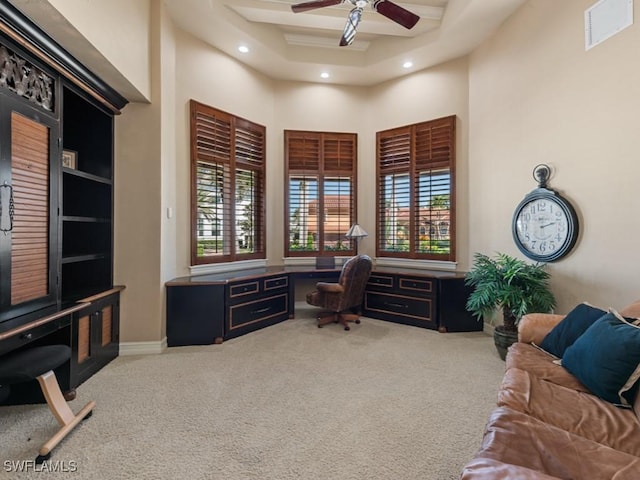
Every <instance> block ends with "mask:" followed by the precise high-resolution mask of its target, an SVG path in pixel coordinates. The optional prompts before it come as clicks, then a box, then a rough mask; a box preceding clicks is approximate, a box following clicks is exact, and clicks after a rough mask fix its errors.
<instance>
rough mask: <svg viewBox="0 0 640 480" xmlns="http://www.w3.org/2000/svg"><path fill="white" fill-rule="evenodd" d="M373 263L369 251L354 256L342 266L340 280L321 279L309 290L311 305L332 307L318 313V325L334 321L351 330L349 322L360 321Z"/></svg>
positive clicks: (308, 301)
mask: <svg viewBox="0 0 640 480" xmlns="http://www.w3.org/2000/svg"><path fill="white" fill-rule="evenodd" d="M372 265H373V263H372V261H371V258H369V256H367V255H357V256H355V257H352V258H350V259H349V260H347V261H346V262H345V264H344V265H343V266H342V271H341V272H340V278H339V279H338V283H328V282H318V283H317V284H316V290H314V291H313V292H310V293H308V294H307V303H308V304H309V305H313V306H315V307H321V308H324V309H326V310H329V312H324V313H321V314H320V316H318V328H320V327H322V326H323V325H326V324H327V323H331V322H334V323H340V324H341V325H344V329H345V330H349V325H348V322H355V323H360V306H361V305H362V300H363V298H364V290H365V287H366V285H367V280H369V275H370V274H371V268H372ZM354 310H356V311H357V313H354Z"/></svg>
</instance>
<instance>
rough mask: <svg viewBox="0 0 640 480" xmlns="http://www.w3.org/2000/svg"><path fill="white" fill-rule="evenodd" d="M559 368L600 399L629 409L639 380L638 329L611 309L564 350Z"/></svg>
mask: <svg viewBox="0 0 640 480" xmlns="http://www.w3.org/2000/svg"><path fill="white" fill-rule="evenodd" d="M562 365H563V366H564V367H565V368H566V369H567V370H569V372H571V373H572V374H573V375H575V376H576V377H577V378H578V379H579V380H580V381H581V382H582V383H584V384H585V386H587V388H589V390H591V391H592V392H593V393H595V394H596V395H598V396H599V397H600V398H603V399H604V400H607V401H608V402H611V403H615V404H622V405H626V406H630V405H632V404H633V401H634V400H635V394H636V393H637V390H638V379H640V327H638V326H636V325H632V324H631V323H629V322H627V321H626V320H625V319H624V318H623V317H622V316H620V315H619V314H618V313H617V312H615V311H613V310H612V311H610V312H609V313H608V314H606V315H605V316H603V317H602V318H600V319H599V320H598V321H596V322H595V323H594V324H593V325H592V326H591V327H589V328H588V329H587V330H586V331H585V332H584V334H583V335H582V336H581V337H580V338H578V339H577V340H576V342H575V343H574V344H573V345H572V346H570V347H569V348H567V350H566V352H565V354H564V356H563V357H562Z"/></svg>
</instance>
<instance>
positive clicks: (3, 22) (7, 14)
mask: <svg viewBox="0 0 640 480" xmlns="http://www.w3.org/2000/svg"><path fill="white" fill-rule="evenodd" d="M0 31H1V32H4V33H5V34H6V35H7V36H8V37H9V38H11V39H12V40H13V41H15V42H16V43H17V44H19V45H20V46H21V47H23V48H24V49H25V50H27V51H28V52H29V53H31V54H32V55H34V56H36V57H37V58H38V59H39V60H41V61H42V62H44V63H45V64H46V65H48V66H50V67H52V68H53V69H54V70H56V71H57V72H59V73H60V74H61V75H62V76H63V77H65V78H66V79H68V80H70V81H71V82H72V83H73V84H75V85H76V86H78V87H79V88H81V89H82V90H83V91H84V92H86V93H87V94H89V95H90V96H91V97H93V98H94V99H96V100H97V101H98V102H100V103H101V104H103V105H104V106H105V107H107V108H108V109H109V110H111V111H112V112H113V113H115V114H119V113H120V109H122V108H123V107H124V106H125V105H126V104H127V103H129V101H128V100H127V99H126V98H124V97H123V96H122V95H120V94H119V93H118V92H117V91H115V90H114V89H113V88H111V87H110V86H109V85H107V84H106V83H104V82H103V81H102V80H101V79H100V78H98V77H97V76H96V75H94V74H93V73H92V72H91V71H90V70H89V69H87V67H85V66H84V65H82V64H81V63H80V62H79V61H78V60H77V59H75V58H74V57H73V56H72V55H71V54H70V53H69V52H67V51H66V50H65V49H64V48H62V47H61V46H60V45H59V44H58V43H56V42H55V41H54V40H53V39H52V38H51V37H49V36H48V35H47V34H46V33H44V32H43V31H42V30H40V28H39V27H38V26H37V25H35V24H34V23H32V22H31V20H29V19H28V18H27V17H26V16H25V15H23V14H22V13H21V12H20V11H19V10H18V9H17V8H16V7H14V6H13V5H11V4H9V3H8V2H0Z"/></svg>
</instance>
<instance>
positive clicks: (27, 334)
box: [0, 315, 71, 354]
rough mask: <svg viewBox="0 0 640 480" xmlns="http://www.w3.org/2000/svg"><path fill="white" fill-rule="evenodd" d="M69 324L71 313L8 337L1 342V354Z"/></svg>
mask: <svg viewBox="0 0 640 480" xmlns="http://www.w3.org/2000/svg"><path fill="white" fill-rule="evenodd" d="M69 325H71V315H65V316H63V317H60V318H56V319H55V320H52V321H50V322H47V323H44V324H42V325H39V326H37V327H35V328H32V329H29V330H26V331H24V332H22V333H18V334H17V335H13V336H11V337H8V338H7V339H5V340H3V341H2V342H0V354H3V353H6V352H9V351H11V350H15V349H18V348H20V347H22V346H23V345H26V344H28V343H31V342H33V341H35V340H37V339H39V338H42V337H44V336H47V335H49V334H51V333H53V332H55V331H56V330H59V329H61V328H64V327H67V326H69Z"/></svg>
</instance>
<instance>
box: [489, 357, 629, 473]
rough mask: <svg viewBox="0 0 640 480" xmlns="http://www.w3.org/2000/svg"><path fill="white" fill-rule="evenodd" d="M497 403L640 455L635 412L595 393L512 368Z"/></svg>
mask: <svg viewBox="0 0 640 480" xmlns="http://www.w3.org/2000/svg"><path fill="white" fill-rule="evenodd" d="M497 403H498V406H501V407H508V408H510V409H512V410H516V411H519V412H522V413H525V414H527V415H530V416H532V417H535V418H537V419H538V420H540V421H542V422H545V423H546V424H549V425H553V426H555V427H558V428H561V429H563V430H566V431H568V432H571V433H573V434H575V435H579V436H581V437H583V438H586V439H589V440H591V441H594V442H598V443H601V444H602V445H607V446H608V447H611V448H614V449H616V450H620V451H622V452H626V453H629V454H631V455H635V456H639V457H640V422H638V419H637V417H636V416H635V414H634V412H632V411H631V410H629V409H623V408H617V407H615V406H614V405H612V404H611V403H607V402H604V401H602V400H601V399H599V398H598V397H596V396H595V395H591V394H589V393H585V392H577V391H575V390H571V389H570V388H566V387H563V386H560V385H556V384H554V383H551V382H548V381H546V380H541V379H539V378H537V377H535V376H533V375H530V374H529V373H528V372H525V371H523V370H519V369H517V368H512V369H509V370H507V371H506V372H505V375H504V377H503V380H502V385H501V387H500V390H499V392H498V402H497ZM639 478H640V477H639Z"/></svg>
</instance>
